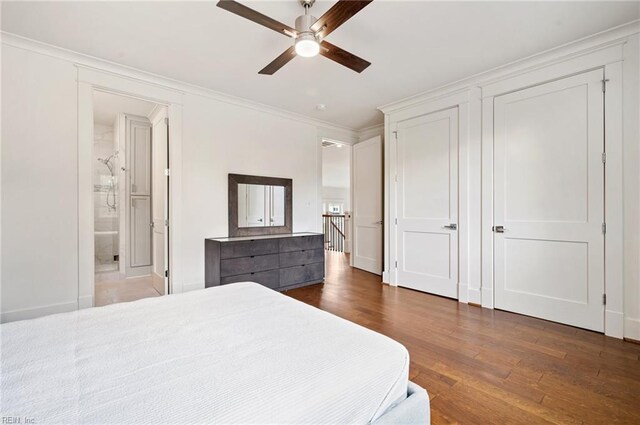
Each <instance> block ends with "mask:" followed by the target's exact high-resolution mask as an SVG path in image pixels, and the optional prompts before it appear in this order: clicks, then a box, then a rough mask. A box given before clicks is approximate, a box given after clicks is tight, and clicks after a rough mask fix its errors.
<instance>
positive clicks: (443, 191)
mask: <svg viewBox="0 0 640 425" xmlns="http://www.w3.org/2000/svg"><path fill="white" fill-rule="evenodd" d="M397 131H398V133H397V135H398V182H397V189H398V190H397V193H398V206H397V208H398V211H397V214H398V225H397V232H398V233H397V236H398V250H397V252H398V264H397V267H398V273H397V275H398V284H399V285H400V286H405V287H408V288H413V289H417V290H420V291H425V292H429V293H434V294H438V295H443V296H447V297H452V298H457V297H458V232H457V229H456V228H448V227H447V226H450V225H452V224H453V225H457V223H458V110H457V108H454V109H448V110H445V111H441V112H436V113H432V114H429V115H425V116H422V117H418V118H413V119H410V120H407V121H404V122H401V123H399V124H398V130H397Z"/></svg>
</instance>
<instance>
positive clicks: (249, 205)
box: [238, 183, 285, 227]
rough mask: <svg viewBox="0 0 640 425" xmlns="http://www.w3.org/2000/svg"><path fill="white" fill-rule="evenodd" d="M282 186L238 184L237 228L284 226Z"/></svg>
mask: <svg viewBox="0 0 640 425" xmlns="http://www.w3.org/2000/svg"><path fill="white" fill-rule="evenodd" d="M284 203H285V198H284V186H267V185H261V184H245V183H239V184H238V227H270V226H284V207H285V205H284Z"/></svg>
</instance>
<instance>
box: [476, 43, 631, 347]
mask: <svg viewBox="0 0 640 425" xmlns="http://www.w3.org/2000/svg"><path fill="white" fill-rule="evenodd" d="M623 59H624V56H623V44H616V45H614V46H609V47H607V48H604V49H602V50H598V51H596V52H593V53H590V54H587V55H584V56H580V57H577V58H573V59H569V60H567V61H564V62H560V63H557V64H554V65H551V66H548V67H546V68H542V69H538V70H535V71H531V72H528V73H526V74H523V75H518V76H514V77H512V78H509V79H506V80H502V81H499V82H496V83H494V84H490V85H488V86H486V87H483V89H482V94H483V98H482V200H483V202H482V286H481V288H482V296H481V299H482V303H481V304H482V307H486V308H494V288H495V278H494V255H493V254H494V247H493V232H492V231H491V227H492V226H493V225H494V223H493V211H494V205H493V203H494V194H493V185H494V179H493V176H494V164H493V155H494V151H493V144H494V132H493V121H494V99H495V97H496V96H499V95H502V94H506V93H509V92H513V91H517V90H522V89H525V88H528V87H532V86H536V85H541V84H545V83H548V82H551V81H555V80H560V79H562V78H566V77H569V76H572V75H575V74H579V73H582V72H585V71H589V70H593V69H598V68H602V69H603V70H604V75H605V78H606V79H608V80H609V81H608V82H607V86H606V94H605V116H604V123H605V151H606V152H607V162H606V167H605V193H606V196H605V221H606V223H607V234H606V238H605V256H604V261H605V292H606V294H607V304H606V306H605V317H604V329H605V334H606V335H609V336H613V337H616V338H622V336H623V331H624V315H623V292H624V287H623V285H624V283H623V215H622V214H623V185H622V172H623V171H622V170H623V153H622V146H623V139H622V85H623V73H622V66H623V62H622V61H623Z"/></svg>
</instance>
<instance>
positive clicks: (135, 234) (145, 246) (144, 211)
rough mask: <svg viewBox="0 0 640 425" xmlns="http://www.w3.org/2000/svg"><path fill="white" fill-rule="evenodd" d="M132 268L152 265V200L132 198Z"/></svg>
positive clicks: (138, 197) (144, 197) (146, 197)
mask: <svg viewBox="0 0 640 425" xmlns="http://www.w3.org/2000/svg"><path fill="white" fill-rule="evenodd" d="M130 231H131V241H130V243H131V267H140V266H149V265H151V199H150V198H149V197H148V196H132V197H131V229H130Z"/></svg>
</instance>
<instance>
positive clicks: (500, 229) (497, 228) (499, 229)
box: [491, 226, 504, 233]
mask: <svg viewBox="0 0 640 425" xmlns="http://www.w3.org/2000/svg"><path fill="white" fill-rule="evenodd" d="M491 230H493V231H494V232H496V233H504V226H493V227H492V228H491Z"/></svg>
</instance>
